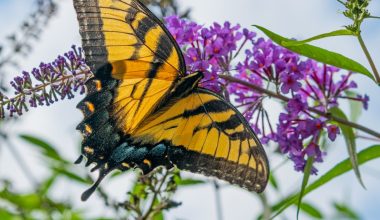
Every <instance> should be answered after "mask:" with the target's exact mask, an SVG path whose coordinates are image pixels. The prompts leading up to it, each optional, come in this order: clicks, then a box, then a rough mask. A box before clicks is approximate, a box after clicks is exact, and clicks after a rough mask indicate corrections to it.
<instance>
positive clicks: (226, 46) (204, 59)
mask: <svg viewBox="0 0 380 220" xmlns="http://www.w3.org/2000/svg"><path fill="white" fill-rule="evenodd" d="M165 20H166V23H167V26H168V28H169V31H170V32H171V33H172V35H173V36H174V38H175V39H176V41H177V42H178V44H179V45H180V46H182V47H183V48H184V51H185V53H184V56H185V61H186V64H187V65H188V66H187V69H188V71H189V72H190V73H191V72H194V71H196V70H197V71H202V72H203V73H204V75H205V78H204V79H203V81H202V82H201V84H202V86H204V87H207V88H209V89H212V90H214V91H220V90H221V88H220V85H221V84H220V83H221V80H220V79H218V74H219V73H226V72H229V71H230V70H231V65H230V62H231V61H232V60H233V58H234V57H235V56H236V54H237V53H238V52H239V50H240V49H241V48H242V47H243V46H244V44H245V43H246V42H247V41H251V40H252V39H253V38H254V37H255V33H253V32H250V31H248V30H247V29H244V30H243V32H241V31H239V30H240V26H239V25H235V26H232V25H231V24H230V23H229V22H225V23H224V24H223V25H220V24H218V23H214V24H213V25H212V26H211V27H209V28H203V27H202V26H200V25H198V24H196V23H194V22H190V21H186V20H181V19H179V18H178V17H177V16H170V17H167V18H166V19H165ZM238 42H241V44H240V46H238Z"/></svg>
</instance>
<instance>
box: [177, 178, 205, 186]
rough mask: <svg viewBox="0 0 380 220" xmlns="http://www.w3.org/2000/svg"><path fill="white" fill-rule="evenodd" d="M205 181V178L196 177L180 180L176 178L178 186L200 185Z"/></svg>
mask: <svg viewBox="0 0 380 220" xmlns="http://www.w3.org/2000/svg"><path fill="white" fill-rule="evenodd" d="M204 183H205V181H203V180H195V179H190V178H188V179H180V180H177V179H176V184H177V185H178V186H193V185H199V184H204Z"/></svg>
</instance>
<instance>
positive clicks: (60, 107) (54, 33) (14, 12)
mask: <svg viewBox="0 0 380 220" xmlns="http://www.w3.org/2000/svg"><path fill="white" fill-rule="evenodd" d="M32 2H33V1H30V0H29V1H27V0H0V12H1V13H0V27H1V32H0V40H1V42H2V41H3V39H4V36H6V35H7V34H9V33H12V32H13V31H15V30H17V29H18V25H19V24H20V22H21V21H22V20H23V19H24V18H25V17H26V14H27V13H28V12H30V7H31V6H32ZM179 2H180V3H181V4H182V6H183V7H184V8H185V7H191V8H192V17H193V18H194V20H195V21H197V22H198V23H200V24H205V25H209V24H212V22H214V21H217V22H224V21H226V20H228V21H230V22H231V23H240V24H241V25H242V26H243V27H247V28H250V25H252V24H259V25H262V26H264V27H267V28H269V29H270V30H273V31H274V32H276V33H279V34H281V35H283V36H287V37H294V38H298V39H304V38H307V37H310V36H313V35H316V34H320V33H324V32H328V31H332V30H337V29H340V28H341V27H342V26H343V25H346V24H349V21H348V20H347V19H345V18H344V17H343V15H341V14H340V13H339V11H340V10H343V8H342V7H341V5H340V4H338V3H337V2H336V1H333V0H308V1H305V0H265V1H262V0H234V1H228V0H193V1H184V0H182V1H181V0H179ZM370 11H371V13H372V14H373V15H377V16H379V15H380V0H373V1H372V5H371V8H370ZM251 29H253V28H251ZM258 34H259V35H260V36H262V34H261V33H260V32H258ZM363 36H364V39H365V42H366V44H367V45H368V48H369V50H370V52H371V53H372V55H373V58H374V60H375V61H377V64H378V65H377V66H378V69H380V44H379V39H380V20H369V21H367V22H365V23H364V25H363ZM72 44H76V45H80V37H79V33H78V25H77V21H76V15H75V13H74V9H73V7H72V1H71V0H61V1H60V7H59V12H58V15H57V16H56V17H55V18H54V19H53V20H52V21H51V23H49V25H48V26H47V27H46V31H45V32H43V34H42V35H41V40H40V41H39V42H37V43H36V44H35V47H34V50H33V52H32V53H31V54H30V56H29V57H28V58H27V59H25V60H24V61H22V62H21V64H22V69H23V70H27V71H30V70H31V69H32V68H33V67H36V66H38V65H39V63H40V62H41V61H44V62H50V61H53V60H54V59H55V57H56V56H57V55H59V54H63V53H64V52H66V51H68V50H69V49H70V47H71V45H72ZM315 45H318V46H321V47H325V48H329V49H331V50H334V51H337V52H339V53H343V54H346V55H347V56H349V57H351V58H353V59H355V60H358V61H360V62H361V63H362V64H364V65H365V66H366V67H368V68H369V65H368V64H367V62H366V60H365V58H364V55H363V53H362V51H361V50H360V47H359V44H358V43H357V41H356V40H354V39H353V38H350V37H339V38H331V39H326V40H321V41H318V42H316V43H315ZM20 72H21V71H16V72H12V73H9V75H10V76H11V75H12V74H20ZM355 78H356V80H357V82H358V84H359V91H360V93H366V94H368V95H369V96H370V99H371V100H370V103H369V110H368V111H365V112H364V113H363V115H362V117H361V118H360V122H361V123H363V124H365V125H366V126H368V127H370V128H372V129H374V130H380V129H379V128H380V119H379V116H378V114H379V109H380V98H379V97H378V94H379V88H377V87H376V86H375V85H374V83H373V82H372V81H370V80H368V79H366V78H365V77H362V76H360V75H358V76H356V77H355ZM81 98H82V97H80V96H77V97H76V98H75V99H74V100H65V101H63V102H59V103H56V104H54V105H53V106H51V107H48V108H47V107H41V108H38V109H33V110H31V111H30V112H29V113H28V114H26V115H24V116H23V117H22V119H21V122H17V123H14V124H12V123H10V124H7V126H6V129H9V131H10V133H9V134H10V135H13V136H14V137H15V136H16V135H17V134H19V133H28V134H33V135H36V136H39V137H43V138H44V139H46V140H48V141H49V142H50V143H52V144H53V145H54V146H57V147H58V150H59V152H60V153H61V154H63V155H64V157H65V158H69V159H71V160H72V161H74V160H75V159H76V158H77V156H78V152H79V142H80V135H79V133H78V132H76V131H75V126H76V124H78V122H79V121H80V120H81V118H82V116H81V113H80V112H79V111H78V110H76V109H75V105H76V103H77V102H78V101H79V100H80V99H81ZM268 105H271V103H268ZM271 107H272V106H271ZM273 114H274V115H276V114H277V112H273ZM274 120H276V118H274ZM13 142H14V143H15V145H16V146H15V147H17V150H18V151H20V152H22V157H23V158H24V159H25V160H26V161H27V163H28V164H29V165H31V168H32V169H33V170H34V175H35V176H37V177H39V176H44V175H46V174H47V173H46V168H44V167H43V165H44V163H43V162H41V161H40V158H39V157H38V153H37V152H34V151H32V150H31V149H32V148H31V147H29V146H27V145H26V144H24V143H22V142H20V141H18V140H17V139H16V138H13ZM372 144H374V143H373V142H369V141H363V140H359V141H358V149H359V150H361V149H363V148H366V147H368V146H370V145H372ZM267 151H269V150H267ZM268 154H269V155H268V156H269V161H270V164H271V167H272V168H273V167H276V165H278V164H279V163H281V162H282V161H283V159H284V157H279V156H274V155H273V154H272V153H270V152H269V153H268ZM346 157H347V153H346V147H345V145H344V142H343V141H342V138H340V139H339V141H337V142H334V143H333V144H331V145H330V147H329V153H328V155H327V157H326V158H325V162H324V163H323V164H318V168H319V173H320V174H324V173H325V172H326V171H327V170H329V169H330V168H332V167H333V165H334V164H336V163H337V162H338V161H341V160H343V159H345V158H346ZM379 167H380V160H378V161H372V162H369V163H367V164H366V165H364V166H362V167H361V171H362V176H363V180H364V183H365V185H366V187H367V190H364V189H363V188H361V187H360V185H359V184H358V182H357V181H356V179H355V177H354V174H353V172H349V173H348V174H345V175H344V176H341V177H340V178H338V179H335V180H333V181H331V182H330V183H329V184H326V185H324V186H323V187H321V188H319V189H318V190H316V191H314V192H313V193H311V194H309V195H307V196H306V198H305V201H308V202H310V203H312V204H314V205H316V206H317V207H318V208H320V209H322V210H323V211H324V213H331V211H332V208H331V204H332V202H333V201H337V202H342V201H346V202H347V201H349V202H350V204H352V206H353V207H354V209H355V210H357V211H358V212H359V213H360V215H361V216H362V217H363V219H375V218H376V217H378V216H380V189H379V185H380V168H379ZM78 170H83V169H78ZM188 175H190V174H188ZM275 175H276V176H277V177H278V181H279V184H280V187H281V193H282V195H283V196H286V195H288V194H290V193H291V192H294V191H295V190H297V189H299V187H300V185H301V180H302V175H301V174H300V173H296V172H294V171H293V167H292V164H290V163H289V164H287V165H285V166H283V167H281V168H280V169H279V170H277V171H276V174H275ZM197 177H200V176H197ZM0 178H11V179H14V180H15V184H16V185H15V187H16V188H17V189H18V190H20V191H27V190H28V189H31V185H30V183H29V182H28V181H27V179H26V178H25V176H24V175H23V173H22V172H21V170H20V169H19V167H18V165H17V161H15V160H14V159H13V158H12V156H11V155H10V153H9V151H8V150H7V149H6V147H4V146H3V144H1V146H0ZM314 179H316V178H315V177H313V178H311V181H313V180H314ZM131 181H132V180H131V178H130V177H129V176H122V177H121V178H118V180H117V181H107V180H106V181H104V182H103V184H102V186H103V187H104V188H105V189H106V191H107V192H109V193H110V194H111V195H114V196H115V197H116V198H120V199H122V198H123V195H124V193H125V192H126V190H127V189H128V186H129V185H130V184H131ZM87 187H88V186H84V185H77V184H73V183H71V182H67V181H61V183H60V184H59V186H58V187H56V188H55V189H54V190H55V192H56V194H55V196H56V197H57V198H62V199H65V200H72V201H75V204H76V205H77V207H80V208H82V209H84V210H89V213H92V214H94V216H96V215H97V214H107V213H106V212H105V211H104V210H103V209H102V207H103V204H102V202H101V201H100V200H99V199H98V198H97V197H96V196H93V197H91V198H90V200H89V201H88V202H85V203H83V202H81V201H80V193H82V192H83V190H85V189H86V188H87ZM268 191H269V194H270V195H269V200H270V201H272V203H273V201H278V200H279V199H280V198H278V195H276V194H274V193H273V192H272V191H271V189H268ZM221 196H222V206H223V214H224V217H225V219H226V220H228V219H252V218H253V217H254V216H256V215H257V214H258V213H259V212H260V210H261V206H260V203H259V200H258V199H257V196H256V195H255V194H249V193H247V192H246V191H244V190H242V189H239V188H237V187H233V186H227V187H224V188H223V190H222V194H221ZM175 199H176V200H177V201H181V202H182V203H183V204H182V206H180V207H179V208H177V209H173V210H171V211H170V212H169V213H166V217H167V219H173V220H174V219H216V211H215V203H214V191H213V187H212V185H211V184H207V185H203V186H196V187H192V188H188V189H182V190H179V191H178V193H177V194H176V196H175ZM285 213H286V216H288V217H289V219H294V218H295V209H294V208H292V209H288V210H287V211H286V212H285ZM327 216H329V215H327ZM308 218H309V217H308V216H304V215H302V219H308ZM280 219H281V218H280Z"/></svg>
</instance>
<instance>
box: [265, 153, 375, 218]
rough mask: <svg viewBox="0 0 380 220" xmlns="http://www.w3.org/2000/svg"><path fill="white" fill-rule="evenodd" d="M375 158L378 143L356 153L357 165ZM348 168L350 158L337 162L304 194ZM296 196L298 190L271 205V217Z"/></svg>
mask: <svg viewBox="0 0 380 220" xmlns="http://www.w3.org/2000/svg"><path fill="white" fill-rule="evenodd" d="M377 158H380V145H373V146H370V147H368V148H366V149H364V150H362V151H361V152H359V153H358V163H359V165H361V164H364V163H366V162H368V161H371V160H373V159H377ZM350 170H352V164H351V160H350V159H346V160H344V161H342V162H340V163H338V164H337V165H336V166H334V167H333V168H332V169H330V170H329V171H328V172H327V173H325V174H324V175H322V176H321V177H319V178H318V179H317V180H316V181H314V182H313V183H312V184H310V185H309V186H308V187H306V189H305V192H304V195H307V194H309V193H310V192H312V191H314V190H315V189H317V188H319V187H321V186H323V185H325V184H326V183H328V182H330V181H331V180H333V179H335V178H336V177H339V176H340V175H342V174H344V173H346V172H348V171H350ZM297 198H299V193H298V192H297V193H294V194H291V195H289V196H287V197H286V198H285V199H283V200H281V201H280V202H278V203H276V204H275V205H273V206H272V208H271V209H272V211H273V212H274V213H275V214H274V215H273V217H272V218H274V217H276V216H278V215H279V214H280V213H282V212H283V211H284V210H285V209H286V208H288V207H289V206H291V205H293V204H296V202H297Z"/></svg>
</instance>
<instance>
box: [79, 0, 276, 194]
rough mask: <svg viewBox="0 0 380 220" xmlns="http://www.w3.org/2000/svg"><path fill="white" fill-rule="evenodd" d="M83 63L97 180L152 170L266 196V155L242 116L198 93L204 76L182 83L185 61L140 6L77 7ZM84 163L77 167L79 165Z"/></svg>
mask: <svg viewBox="0 0 380 220" xmlns="http://www.w3.org/2000/svg"><path fill="white" fill-rule="evenodd" d="M74 6H75V9H76V11H77V14H78V20H79V24H80V32H81V36H82V43H83V49H84V51H85V55H86V62H87V63H88V65H89V66H90V68H91V69H92V70H93V72H94V73H95V74H94V75H95V76H94V78H92V79H90V80H89V81H88V82H87V83H86V87H87V90H88V92H87V96H86V97H85V98H84V99H83V100H82V101H81V102H80V103H79V104H78V108H79V109H81V110H82V112H83V114H84V119H83V121H82V122H81V123H80V124H79V125H78V127H77V129H78V130H79V131H81V133H82V134H83V142H82V155H83V156H84V157H86V158H87V163H86V165H90V164H93V163H94V164H96V166H95V167H94V168H93V170H97V169H99V172H100V174H99V179H98V180H97V181H96V183H95V184H94V185H93V187H91V188H90V189H89V190H87V191H86V192H85V193H84V194H83V196H82V199H83V200H86V199H87V198H88V197H89V196H90V195H91V193H92V192H93V191H94V190H95V189H96V187H97V185H98V184H99V183H100V182H101V180H102V179H103V178H104V177H105V176H106V175H107V174H108V173H109V172H111V171H112V170H114V169H119V170H128V169H130V168H140V169H141V170H142V171H143V173H149V172H150V171H151V170H153V169H154V168H155V167H157V166H165V167H167V168H171V167H173V166H177V167H178V168H180V169H184V170H189V171H191V172H197V173H202V174H205V175H208V176H215V177H218V178H220V179H223V180H226V181H229V182H231V183H234V184H238V185H240V186H241V187H244V188H247V189H249V190H252V191H257V192H261V191H263V190H264V188H265V185H266V183H267V180H268V175H269V167H268V161H267V158H266V155H265V152H264V150H263V148H262V146H261V144H260V142H259V140H258V139H257V137H256V135H255V134H254V132H253V131H252V129H251V127H250V126H249V124H248V123H247V121H246V120H245V119H244V117H243V116H242V115H241V114H240V113H239V111H238V110H237V109H236V108H235V107H234V106H233V105H231V104H230V103H228V102H227V101H225V100H224V99H223V97H221V96H219V95H218V94H215V93H214V92H212V91H210V90H207V89H203V88H200V87H199V86H198V85H199V82H200V81H201V80H202V78H203V73H202V72H195V73H192V74H189V75H186V74H185V73H186V68H185V63H184V59H183V56H182V53H181V51H180V49H179V47H178V45H177V43H176V42H175V40H174V39H173V37H172V36H171V35H170V33H169V32H168V31H167V29H166V28H165V27H164V25H163V24H162V23H161V22H160V21H159V19H158V18H156V17H155V16H154V15H153V14H152V13H151V12H150V11H149V10H148V9H147V8H146V7H145V6H144V5H143V4H141V3H140V2H139V1H137V0H75V1H74ZM83 156H81V157H80V158H79V159H78V161H77V162H78V163H79V162H81V160H82V158H83Z"/></svg>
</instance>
